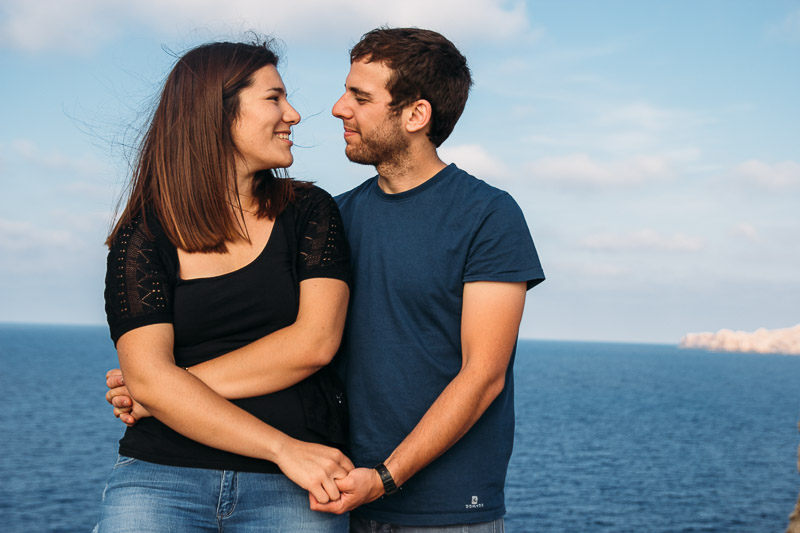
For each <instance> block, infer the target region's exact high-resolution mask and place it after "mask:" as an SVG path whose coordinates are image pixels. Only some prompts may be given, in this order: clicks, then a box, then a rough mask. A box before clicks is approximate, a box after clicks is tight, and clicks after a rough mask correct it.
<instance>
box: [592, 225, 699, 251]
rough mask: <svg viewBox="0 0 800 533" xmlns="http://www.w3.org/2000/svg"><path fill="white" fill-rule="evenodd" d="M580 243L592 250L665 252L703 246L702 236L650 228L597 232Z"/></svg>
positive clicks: (694, 249) (690, 249) (695, 248)
mask: <svg viewBox="0 0 800 533" xmlns="http://www.w3.org/2000/svg"><path fill="white" fill-rule="evenodd" d="M581 244H582V245H583V246H584V247H586V248H590V249H592V250H606V251H615V252H617V251H636V250H658V251H666V252H697V251H699V250H702V249H703V248H704V247H705V241H704V239H703V238H702V237H693V236H691V235H686V234H683V233H674V234H672V235H662V234H660V233H658V232H657V231H655V230H652V229H643V230H639V231H633V232H630V233H626V234H613V233H598V234H595V235H590V236H588V237H586V238H585V239H583V240H582V241H581Z"/></svg>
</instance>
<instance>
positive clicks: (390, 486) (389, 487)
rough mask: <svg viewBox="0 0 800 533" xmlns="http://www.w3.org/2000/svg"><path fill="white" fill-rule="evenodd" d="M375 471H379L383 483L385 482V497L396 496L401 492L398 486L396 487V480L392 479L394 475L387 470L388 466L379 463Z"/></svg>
mask: <svg viewBox="0 0 800 533" xmlns="http://www.w3.org/2000/svg"><path fill="white" fill-rule="evenodd" d="M375 470H377V471H378V475H379V476H381V481H382V482H383V491H384V493H385V494H384V495H385V496H391V495H392V494H394V493H395V492H397V491H398V490H399V489H398V488H397V485H395V483H394V478H393V477H392V474H391V473H390V472H389V469H388V468H386V465H384V464H383V463H378V464H377V465H376V466H375Z"/></svg>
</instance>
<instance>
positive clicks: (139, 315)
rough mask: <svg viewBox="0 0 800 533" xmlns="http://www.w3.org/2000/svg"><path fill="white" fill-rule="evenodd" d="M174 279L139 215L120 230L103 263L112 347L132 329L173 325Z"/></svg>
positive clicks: (107, 316)
mask: <svg viewBox="0 0 800 533" xmlns="http://www.w3.org/2000/svg"><path fill="white" fill-rule="evenodd" d="M173 279H174V276H171V275H170V274H169V272H168V269H167V266H166V261H165V259H164V255H163V254H162V253H160V252H159V247H158V244H157V238H154V237H151V236H149V235H148V232H147V230H146V228H145V225H144V224H143V220H142V217H141V215H140V216H139V217H137V218H136V219H134V220H133V222H132V223H131V224H130V225H129V226H126V227H124V228H122V229H121V230H120V232H119V233H118V234H117V239H116V241H115V242H114V245H113V246H112V247H111V249H110V250H109V252H108V259H107V263H106V287H105V303H106V305H105V307H106V318H107V320H108V326H109V329H110V331H111V339H112V340H113V341H114V344H116V342H117V340H119V338H120V337H121V336H122V335H123V334H124V333H126V332H128V331H130V330H132V329H136V328H138V327H141V326H146V325H149V324H159V323H164V322H167V323H172V292H173V286H174V282H173Z"/></svg>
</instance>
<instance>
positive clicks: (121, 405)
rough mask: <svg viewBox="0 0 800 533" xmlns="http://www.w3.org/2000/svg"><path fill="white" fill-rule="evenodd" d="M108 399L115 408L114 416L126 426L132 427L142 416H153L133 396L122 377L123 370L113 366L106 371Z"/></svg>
mask: <svg viewBox="0 0 800 533" xmlns="http://www.w3.org/2000/svg"><path fill="white" fill-rule="evenodd" d="M106 387H108V388H109V391H108V392H107V393H106V401H107V402H108V403H110V404H111V406H112V407H113V408H114V416H116V417H117V418H119V419H120V420H121V421H122V422H123V423H124V424H125V425H126V426H128V427H131V426H133V425H134V424H136V422H138V421H139V420H141V419H142V418H146V417H148V416H152V415H151V414H150V413H149V412H148V411H147V409H145V408H144V407H143V406H142V405H141V404H140V403H138V402H137V401H136V400H134V399H133V398H132V397H131V393H130V392H128V387H126V386H125V381H124V380H123V379H122V370H120V369H119V368H112V369H111V370H109V371H108V372H106Z"/></svg>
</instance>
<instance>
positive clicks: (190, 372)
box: [96, 43, 353, 532]
mask: <svg viewBox="0 0 800 533" xmlns="http://www.w3.org/2000/svg"><path fill="white" fill-rule="evenodd" d="M277 62H278V58H277V56H276V55H275V54H274V53H273V52H272V51H271V50H270V49H269V47H268V45H266V44H241V43H212V44H207V45H203V46H200V47H198V48H196V49H194V50H191V51H190V52H188V53H187V54H185V55H184V56H183V57H181V58H180V59H179V60H178V61H177V63H176V65H175V67H174V68H173V70H172V72H171V73H170V75H169V76H168V78H167V80H166V82H165V85H164V89H163V92H162V94H161V98H160V101H159V103H158V106H157V108H156V110H155V112H154V114H153V118H152V121H151V123H150V125H149V128H148V130H147V132H146V134H145V136H144V138H143V142H142V145H141V148H140V152H139V156H138V160H137V164H136V167H135V169H134V173H133V180H132V184H131V194H130V198H129V200H128V203H127V206H126V207H125V209H124V211H123V213H122V216H121V217H120V220H119V222H118V223H117V225H116V227H115V228H114V229H113V231H112V232H111V235H110V236H109V237H108V241H107V244H108V245H109V248H110V252H109V256H108V267H107V273H106V291H105V298H106V314H107V317H108V322H109V327H110V330H111V337H112V339H113V340H114V342H115V344H116V348H117V353H118V356H119V362H120V368H121V369H122V374H123V375H124V383H125V385H126V386H127V388H128V390H129V392H130V395H131V396H132V397H133V398H135V401H136V403H137V404H141V409H139V408H138V406H137V409H138V410H139V411H141V413H143V415H152V417H146V418H144V419H142V420H140V421H138V423H136V424H135V425H132V424H130V423H129V427H128V429H127V430H126V432H125V436H124V437H123V438H122V440H120V457H119V459H118V461H117V464H116V465H115V466H114V470H113V471H112V474H111V477H110V479H109V482H108V485H107V487H106V489H105V491H104V493H103V505H102V511H101V516H100V521H99V523H98V527H97V528H96V530H97V531H113V532H120V531H148V532H155V531H201V530H206V529H207V530H209V531H211V530H213V531H217V530H218V529H221V528H223V527H224V529H225V531H267V530H269V531H326V532H327V531H331V532H332V531H345V530H346V528H347V518H346V517H340V516H335V515H328V514H325V513H315V512H312V511H310V510H309V508H308V507H309V496H308V494H309V493H311V494H313V495H314V497H316V499H317V500H319V501H321V502H323V501H328V500H331V499H333V500H335V499H337V498H338V497H339V492H338V489H337V488H336V483H335V480H336V479H339V478H342V477H344V476H345V475H346V474H347V472H348V471H349V470H351V469H352V468H353V465H352V463H351V462H350V460H349V459H347V457H345V456H344V455H343V454H342V453H341V452H340V451H339V450H337V449H336V448H333V447H331V445H334V444H336V443H337V442H339V443H340V442H342V441H343V431H344V430H343V420H344V418H343V415H344V413H342V408H343V406H342V405H341V404H342V398H341V393H339V392H338V390H337V389H336V387H335V385H334V383H333V381H332V379H331V376H329V375H328V373H327V367H325V365H327V364H328V363H329V362H330V360H331V359H332V358H333V355H334V354H335V352H336V350H337V348H338V345H339V342H340V340H341V335H342V330H343V327H344V318H345V313H346V306H347V299H348V295H349V291H348V286H347V282H348V276H349V274H348V249H347V244H346V242H345V241H344V237H343V234H342V230H341V221H340V217H339V213H338V210H337V208H336V205H335V203H334V201H333V200H332V198H331V197H330V196H329V195H328V194H327V193H325V192H324V191H322V190H321V189H318V188H316V187H313V186H311V185H310V184H304V183H298V182H293V181H292V180H290V179H288V178H279V177H278V176H277V175H276V173H275V171H274V169H278V168H284V167H288V166H289V165H291V164H292V153H291V146H292V142H291V141H290V134H291V127H292V126H294V125H296V124H297V123H298V122H299V120H300V116H299V115H298V113H297V112H296V111H295V110H294V109H293V108H292V106H291V105H290V104H289V102H288V101H287V99H286V89H285V87H284V85H283V82H282V80H281V77H280V75H279V74H278V71H277V70H276V65H277ZM320 369H322V370H320ZM229 400H230V401H229ZM131 420H132V419H130V418H129V419H128V422H130V421H131Z"/></svg>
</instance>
